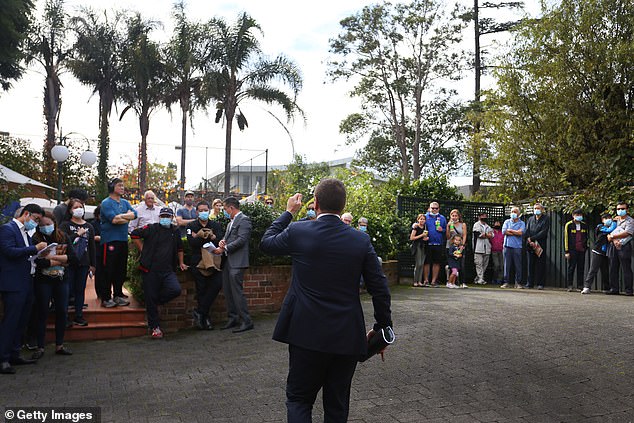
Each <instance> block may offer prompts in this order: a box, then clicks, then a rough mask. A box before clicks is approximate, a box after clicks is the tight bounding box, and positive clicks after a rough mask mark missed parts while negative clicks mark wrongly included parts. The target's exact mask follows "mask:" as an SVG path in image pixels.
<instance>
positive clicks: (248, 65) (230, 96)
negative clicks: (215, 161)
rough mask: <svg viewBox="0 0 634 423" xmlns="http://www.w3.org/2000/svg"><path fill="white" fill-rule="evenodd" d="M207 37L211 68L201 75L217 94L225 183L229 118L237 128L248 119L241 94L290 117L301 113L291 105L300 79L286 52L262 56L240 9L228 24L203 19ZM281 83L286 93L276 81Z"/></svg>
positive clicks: (228, 175)
mask: <svg viewBox="0 0 634 423" xmlns="http://www.w3.org/2000/svg"><path fill="white" fill-rule="evenodd" d="M208 27H209V33H210V37H211V38H212V39H213V40H214V43H215V49H214V55H213V57H212V59H213V64H214V66H213V69H211V70H210V71H208V73H207V75H206V86H207V90H208V92H209V93H210V95H211V96H212V97H214V98H215V99H217V101H218V103H217V104H216V123H218V122H220V120H221V119H222V118H223V116H224V119H225V121H226V126H225V178H224V179H225V185H224V190H225V192H226V193H228V192H230V189H231V134H232V130H233V123H234V119H235V121H236V123H237V125H238V128H239V129H240V130H244V129H245V128H247V127H248V121H247V119H246V117H245V115H244V113H243V112H242V110H241V109H240V107H239V106H240V105H241V103H242V102H243V101H245V100H257V101H263V102H265V103H267V104H276V105H279V106H281V107H282V109H283V110H284V112H285V113H286V117H287V120H288V121H290V120H291V119H292V118H293V117H294V116H295V115H296V114H299V115H301V116H302V117H303V116H304V114H303V111H302V109H301V108H300V107H299V106H298V105H297V103H296V99H297V94H298V93H299V91H300V90H301V88H302V84H303V80H302V76H301V73H300V71H299V68H298V67H297V66H296V65H295V63H293V62H292V61H291V60H289V59H288V58H286V57H284V56H282V55H279V56H277V57H275V58H274V59H267V58H266V57H264V55H263V54H262V51H261V48H260V43H259V41H258V38H257V35H258V33H259V34H261V32H262V29H261V28H260V26H259V25H258V23H257V22H256V21H255V20H254V19H253V18H252V17H250V16H249V15H247V14H246V13H243V14H241V15H240V16H238V19H237V20H236V22H235V23H234V24H233V25H228V24H227V23H226V22H225V21H223V20H221V19H214V20H212V21H210V22H209V24H208ZM275 82H278V83H281V84H282V85H285V86H286V87H287V88H288V89H290V91H291V92H290V93H288V92H286V91H284V90H283V89H282V88H280V87H278V86H277V85H276V84H274V83H275Z"/></svg>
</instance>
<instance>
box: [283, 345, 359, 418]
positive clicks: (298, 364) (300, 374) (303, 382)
mask: <svg viewBox="0 0 634 423" xmlns="http://www.w3.org/2000/svg"><path fill="white" fill-rule="evenodd" d="M288 353H289V369H288V378H287V380H286V410H287V421H288V423H311V422H312V410H313V404H314V403H315V398H316V397H317V393H318V392H319V390H320V389H322V388H323V393H322V397H323V404H324V423H343V422H346V421H348V412H349V407H350V386H351V385H352V377H353V376H354V371H355V369H356V367H357V361H358V358H359V357H358V356H352V355H340V354H331V353H324V352H318V351H311V350H307V349H305V348H301V347H298V346H295V345H289V346H288Z"/></svg>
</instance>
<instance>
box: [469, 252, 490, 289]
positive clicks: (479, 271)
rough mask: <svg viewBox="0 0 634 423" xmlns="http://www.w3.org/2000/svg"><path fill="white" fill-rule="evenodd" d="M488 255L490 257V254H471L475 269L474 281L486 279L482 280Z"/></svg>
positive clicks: (482, 281) (487, 264) (483, 281)
mask: <svg viewBox="0 0 634 423" xmlns="http://www.w3.org/2000/svg"><path fill="white" fill-rule="evenodd" d="M489 257H491V255H490V254H483V253H474V254H473V262H474V264H475V270H476V280H475V282H476V283H482V284H484V283H486V281H485V280H484V273H485V272H486V271H487V267H489Z"/></svg>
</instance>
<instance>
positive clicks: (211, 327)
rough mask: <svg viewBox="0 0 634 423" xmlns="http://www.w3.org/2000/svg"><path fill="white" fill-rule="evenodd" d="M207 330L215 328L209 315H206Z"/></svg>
mask: <svg viewBox="0 0 634 423" xmlns="http://www.w3.org/2000/svg"><path fill="white" fill-rule="evenodd" d="M205 330H214V325H212V324H211V320H210V319H209V317H205Z"/></svg>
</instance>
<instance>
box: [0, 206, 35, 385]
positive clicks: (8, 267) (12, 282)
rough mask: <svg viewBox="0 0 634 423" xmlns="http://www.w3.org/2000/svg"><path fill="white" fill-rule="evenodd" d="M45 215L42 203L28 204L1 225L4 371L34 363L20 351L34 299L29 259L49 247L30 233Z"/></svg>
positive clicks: (0, 361)
mask: <svg viewBox="0 0 634 423" xmlns="http://www.w3.org/2000/svg"><path fill="white" fill-rule="evenodd" d="M43 215H44V210H42V208H41V207H40V206H38V205H37V204H27V205H26V206H24V208H23V209H22V211H21V212H20V216H19V217H17V218H15V219H13V220H12V221H10V222H9V223H6V224H4V225H2V226H0V295H2V302H3V303H4V316H3V317H2V322H0V373H2V374H13V373H15V369H14V368H13V367H11V365H17V364H33V363H35V360H27V359H24V358H21V357H20V355H19V354H20V348H21V347H22V334H23V333H24V330H25V328H26V324H27V322H28V320H29V315H30V312H31V304H32V301H33V274H34V273H35V266H34V265H33V264H32V263H31V262H30V261H29V260H28V258H29V257H30V256H33V255H35V254H37V252H38V251H40V250H42V249H44V248H45V247H46V242H40V243H39V244H36V245H33V241H32V240H31V237H30V236H29V234H28V232H29V231H32V230H34V229H35V228H36V227H37V224H38V223H39V221H40V218H41V217H42V216H43Z"/></svg>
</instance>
